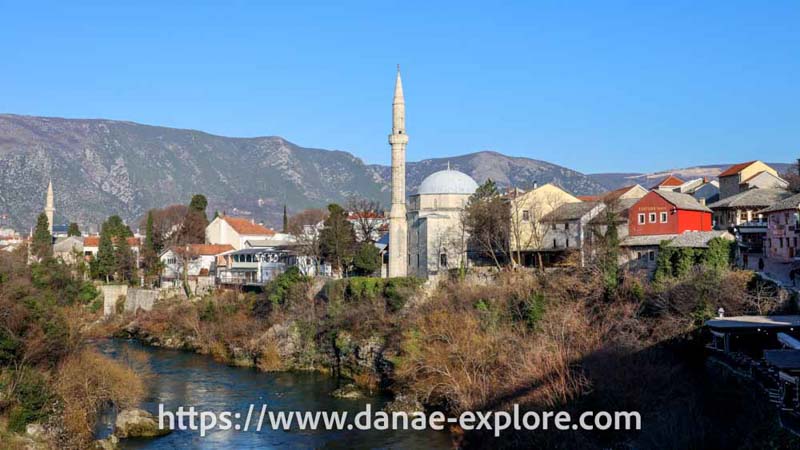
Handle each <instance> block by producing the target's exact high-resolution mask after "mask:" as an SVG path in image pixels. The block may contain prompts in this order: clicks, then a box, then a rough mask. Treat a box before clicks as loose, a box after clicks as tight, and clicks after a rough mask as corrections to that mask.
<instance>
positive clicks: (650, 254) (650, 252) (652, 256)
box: [647, 250, 656, 261]
mask: <svg viewBox="0 0 800 450" xmlns="http://www.w3.org/2000/svg"><path fill="white" fill-rule="evenodd" d="M647 255H648V256H649V257H650V261H655V260H656V252H654V251H653V250H650V251H649V252H647Z"/></svg>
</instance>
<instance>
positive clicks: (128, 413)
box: [114, 408, 172, 438]
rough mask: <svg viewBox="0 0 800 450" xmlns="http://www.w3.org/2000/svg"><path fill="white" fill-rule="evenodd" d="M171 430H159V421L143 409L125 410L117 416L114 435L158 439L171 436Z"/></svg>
mask: <svg viewBox="0 0 800 450" xmlns="http://www.w3.org/2000/svg"><path fill="white" fill-rule="evenodd" d="M171 431H172V430H170V429H169V428H165V429H159V428H158V420H157V419H156V418H155V416H153V415H152V414H150V413H149V412H147V411H145V410H143V409H137V408H132V409H125V410H123V411H121V412H120V413H119V414H117V422H116V427H115V430H114V434H115V435H117V436H118V437H120V438H132V437H157V436H163V435H165V434H169V433H170V432H171Z"/></svg>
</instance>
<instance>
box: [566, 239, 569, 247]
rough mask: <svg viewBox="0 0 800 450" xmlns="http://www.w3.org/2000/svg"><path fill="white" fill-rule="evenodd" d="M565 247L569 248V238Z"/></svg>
mask: <svg viewBox="0 0 800 450" xmlns="http://www.w3.org/2000/svg"><path fill="white" fill-rule="evenodd" d="M565 247H569V238H567V244H566V245H565Z"/></svg>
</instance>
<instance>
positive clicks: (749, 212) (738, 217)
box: [708, 188, 792, 265]
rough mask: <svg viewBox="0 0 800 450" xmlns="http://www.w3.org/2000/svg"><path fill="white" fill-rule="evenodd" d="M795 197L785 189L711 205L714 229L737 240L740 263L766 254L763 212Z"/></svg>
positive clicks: (746, 194)
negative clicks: (733, 236)
mask: <svg viewBox="0 0 800 450" xmlns="http://www.w3.org/2000/svg"><path fill="white" fill-rule="evenodd" d="M791 195H792V194H791V193H790V192H788V191H786V190H784V189H775V188H765V189H749V190H746V191H744V192H740V193H738V194H734V195H732V196H730V197H726V198H724V199H722V200H719V201H717V202H714V203H712V204H710V205H708V207H709V208H711V210H712V211H714V216H713V217H714V228H715V229H717V230H728V231H730V232H731V233H733V234H734V235H735V236H736V241H737V248H738V253H739V258H740V262H742V263H744V264H745V265H747V261H748V260H749V258H750V257H751V256H756V255H757V256H761V255H762V254H763V245H764V239H766V235H767V219H766V217H765V216H764V214H762V213H761V210H763V209H764V208H768V207H769V206H771V205H774V204H776V203H778V202H780V201H781V200H783V199H785V198H787V197H789V196H791Z"/></svg>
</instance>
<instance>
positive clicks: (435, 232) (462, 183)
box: [389, 168, 478, 278]
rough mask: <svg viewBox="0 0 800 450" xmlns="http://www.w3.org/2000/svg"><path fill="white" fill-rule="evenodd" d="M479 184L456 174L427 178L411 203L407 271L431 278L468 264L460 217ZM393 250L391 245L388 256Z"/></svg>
mask: <svg viewBox="0 0 800 450" xmlns="http://www.w3.org/2000/svg"><path fill="white" fill-rule="evenodd" d="M477 189H478V184H477V183H476V182H475V180H473V179H472V178H471V177H470V176H469V175H467V174H465V173H463V172H459V171H457V170H450V168H448V169H447V170H441V171H439V172H435V173H433V174H431V175H429V176H428V177H427V178H425V179H424V180H423V181H422V183H420V185H419V188H418V189H417V193H416V194H415V195H412V196H411V197H410V198H409V200H408V213H407V215H406V217H407V223H408V240H407V242H408V270H407V273H408V275H410V276H417V277H421V278H428V277H430V276H434V275H437V274H439V273H443V272H445V271H447V270H448V269H457V268H459V267H461V266H462V265H464V266H466V264H467V235H466V233H465V232H464V229H463V226H462V225H461V222H462V221H461V213H462V211H463V210H464V207H465V206H466V204H467V201H468V200H469V198H470V196H471V195H472V194H474V193H475V191H476V190H477ZM391 253H392V248H391V244H389V254H390V255H391Z"/></svg>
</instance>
